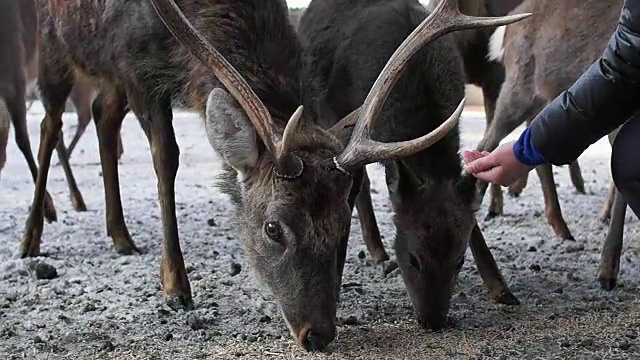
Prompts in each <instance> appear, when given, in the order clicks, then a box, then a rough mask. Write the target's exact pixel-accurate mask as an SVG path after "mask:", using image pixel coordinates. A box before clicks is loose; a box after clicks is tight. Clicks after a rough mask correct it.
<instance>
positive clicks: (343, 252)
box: [338, 168, 366, 288]
mask: <svg viewBox="0 0 640 360" xmlns="http://www.w3.org/2000/svg"><path fill="white" fill-rule="evenodd" d="M365 174H366V173H365V168H362V169H360V170H358V171H356V172H355V174H354V178H353V185H352V186H351V192H350V193H349V197H348V198H347V202H348V203H349V208H350V209H351V212H352V213H353V208H354V206H355V204H356V201H357V200H358V196H359V194H360V192H362V187H363V184H362V183H363V181H364V180H363V178H364V176H365ZM349 233H350V229H349V230H348V231H346V232H345V233H344V235H343V236H342V237H341V238H340V244H339V245H338V280H339V281H338V288H339V287H340V281H341V280H342V273H343V272H344V264H345V262H346V259H347V246H348V245H349Z"/></svg>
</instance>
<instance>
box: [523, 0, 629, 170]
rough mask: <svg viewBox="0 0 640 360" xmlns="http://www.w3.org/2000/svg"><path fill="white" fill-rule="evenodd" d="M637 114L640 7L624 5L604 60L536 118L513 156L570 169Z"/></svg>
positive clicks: (596, 64)
mask: <svg viewBox="0 0 640 360" xmlns="http://www.w3.org/2000/svg"><path fill="white" fill-rule="evenodd" d="M638 109H640V1H638V0H625V2H624V6H623V8H622V13H621V15H620V20H619V23H618V27H617V29H616V31H615V32H614V34H613V36H612V37H611V39H610V40H609V44H608V46H607V48H606V50H605V51H604V54H603V55H602V57H601V58H600V59H598V60H597V61H596V62H595V63H593V64H592V65H591V66H590V67H589V69H588V70H587V71H586V72H585V73H584V74H582V76H581V77H580V78H579V79H578V81H576V82H575V83H574V84H573V85H572V86H571V87H570V88H569V89H568V90H566V91H564V92H563V93H562V94H560V95H559V96H558V97H557V98H556V99H555V100H553V101H552V102H551V103H550V104H549V105H547V106H546V107H545V108H544V109H543V110H542V111H541V112H540V113H539V114H538V115H537V116H536V118H535V119H534V120H533V122H532V123H531V126H530V127H529V128H527V130H526V131H525V132H524V133H523V134H522V135H521V136H520V139H519V140H518V141H517V142H516V144H515V146H514V153H515V155H516V157H517V158H518V159H519V160H520V161H521V162H523V163H525V164H528V165H532V166H533V165H540V164H543V163H551V164H554V165H564V164H568V163H570V162H572V161H574V160H575V159H577V158H578V156H580V154H582V152H584V150H586V149H587V147H589V145H591V144H593V143H595V142H596V141H598V140H599V139H600V138H602V137H603V136H605V135H607V134H608V133H609V132H611V131H612V130H614V129H615V128H617V127H618V126H620V125H622V124H623V123H625V122H626V121H627V120H628V119H629V118H630V117H631V115H633V114H634V113H635V112H636V111H637V110H638ZM639 141H640V139H639Z"/></svg>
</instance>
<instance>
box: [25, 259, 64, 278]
mask: <svg viewBox="0 0 640 360" xmlns="http://www.w3.org/2000/svg"><path fill="white" fill-rule="evenodd" d="M30 270H31V271H32V272H33V274H34V275H35V277H36V279H39V280H51V279H55V278H57V277H58V271H57V270H56V268H55V267H53V266H51V265H49V264H47V263H45V262H42V261H35V262H33V263H32V264H31V266H30Z"/></svg>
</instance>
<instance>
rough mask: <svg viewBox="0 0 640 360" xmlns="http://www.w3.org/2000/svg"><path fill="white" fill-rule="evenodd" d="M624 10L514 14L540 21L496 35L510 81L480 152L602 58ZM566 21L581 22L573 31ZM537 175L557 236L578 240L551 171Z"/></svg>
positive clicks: (551, 9)
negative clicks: (563, 207) (570, 224)
mask: <svg viewBox="0 0 640 360" xmlns="http://www.w3.org/2000/svg"><path fill="white" fill-rule="evenodd" d="M621 7H622V2H621V1H619V0H615V1H613V0H609V1H595V0H586V1H575V0H571V1H570V0H566V1H546V0H545V1H541V0H536V1H531V0H527V1H524V2H523V3H522V4H521V5H520V6H518V7H517V8H516V9H515V10H513V13H518V12H521V11H529V12H532V13H533V14H534V15H533V16H532V17H531V19H530V20H529V21H527V22H523V23H520V24H515V25H513V26H508V27H506V28H503V27H501V28H498V29H497V30H496V31H495V35H492V38H491V43H492V44H490V48H491V49H494V50H496V51H493V52H492V53H491V54H490V59H492V60H495V61H499V62H502V63H503V64H504V66H505V69H506V77H505V81H504V83H503V85H502V88H501V90H500V96H499V97H498V102H497V105H496V111H495V116H494V118H493V121H492V123H491V124H490V125H489V127H488V128H487V130H486V132H485V134H484V137H483V139H482V140H481V141H480V143H479V144H478V146H477V148H478V149H479V150H483V151H492V150H493V149H495V148H496V147H497V146H498V144H499V143H500V141H501V140H502V139H504V138H505V137H506V136H507V135H508V134H509V133H511V132H512V131H513V130H514V129H515V128H516V127H517V126H519V125H520V124H522V123H523V122H525V121H526V122H529V121H531V120H532V119H533V117H534V116H535V115H536V114H537V113H538V112H540V111H541V110H542V109H543V108H544V106H545V105H546V104H547V103H549V102H550V101H552V100H553V99H554V98H556V97H557V96H558V95H559V94H560V93H561V92H562V91H563V90H566V89H567V88H569V87H570V86H571V84H573V82H574V81H575V80H577V79H578V77H579V76H580V75H581V74H582V72H583V71H584V70H586V68H587V67H588V66H589V65H590V64H591V63H592V62H593V61H595V60H596V59H597V58H598V57H599V56H600V55H601V54H602V51H603V50H604V48H605V47H606V43H607V41H608V39H609V36H610V35H611V34H612V33H613V30H614V29H615V24H616V23H617V21H616V20H617V18H618V16H619V15H620V9H621ZM616 12H617V13H616ZM566 19H580V20H579V21H575V22H571V26H567V22H566ZM568 39H571V40H568ZM574 50H575V51H574ZM536 172H537V173H538V176H539V177H540V182H541V183H542V190H543V194H544V201H545V214H546V217H547V221H548V222H549V224H550V225H551V226H552V228H553V229H554V232H555V233H556V235H557V236H559V237H561V238H563V239H571V240H573V236H572V235H571V232H570V231H569V228H568V227H567V224H566V222H565V220H564V218H563V217H562V212H561V210H560V204H559V202H558V194H557V192H556V188H555V182H554V180H553V172H552V170H551V165H541V166H538V167H537V168H536ZM486 186H487V184H486V182H479V187H480V197H482V196H483V195H484V192H485V191H486Z"/></svg>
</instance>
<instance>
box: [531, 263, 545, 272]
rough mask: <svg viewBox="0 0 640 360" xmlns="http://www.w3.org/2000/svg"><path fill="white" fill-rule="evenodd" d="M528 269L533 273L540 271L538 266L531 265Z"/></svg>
mask: <svg viewBox="0 0 640 360" xmlns="http://www.w3.org/2000/svg"><path fill="white" fill-rule="evenodd" d="M529 269H531V270H533V271H535V272H539V271H541V270H542V268H541V267H540V265H538V264H533V265H531V266H529Z"/></svg>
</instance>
